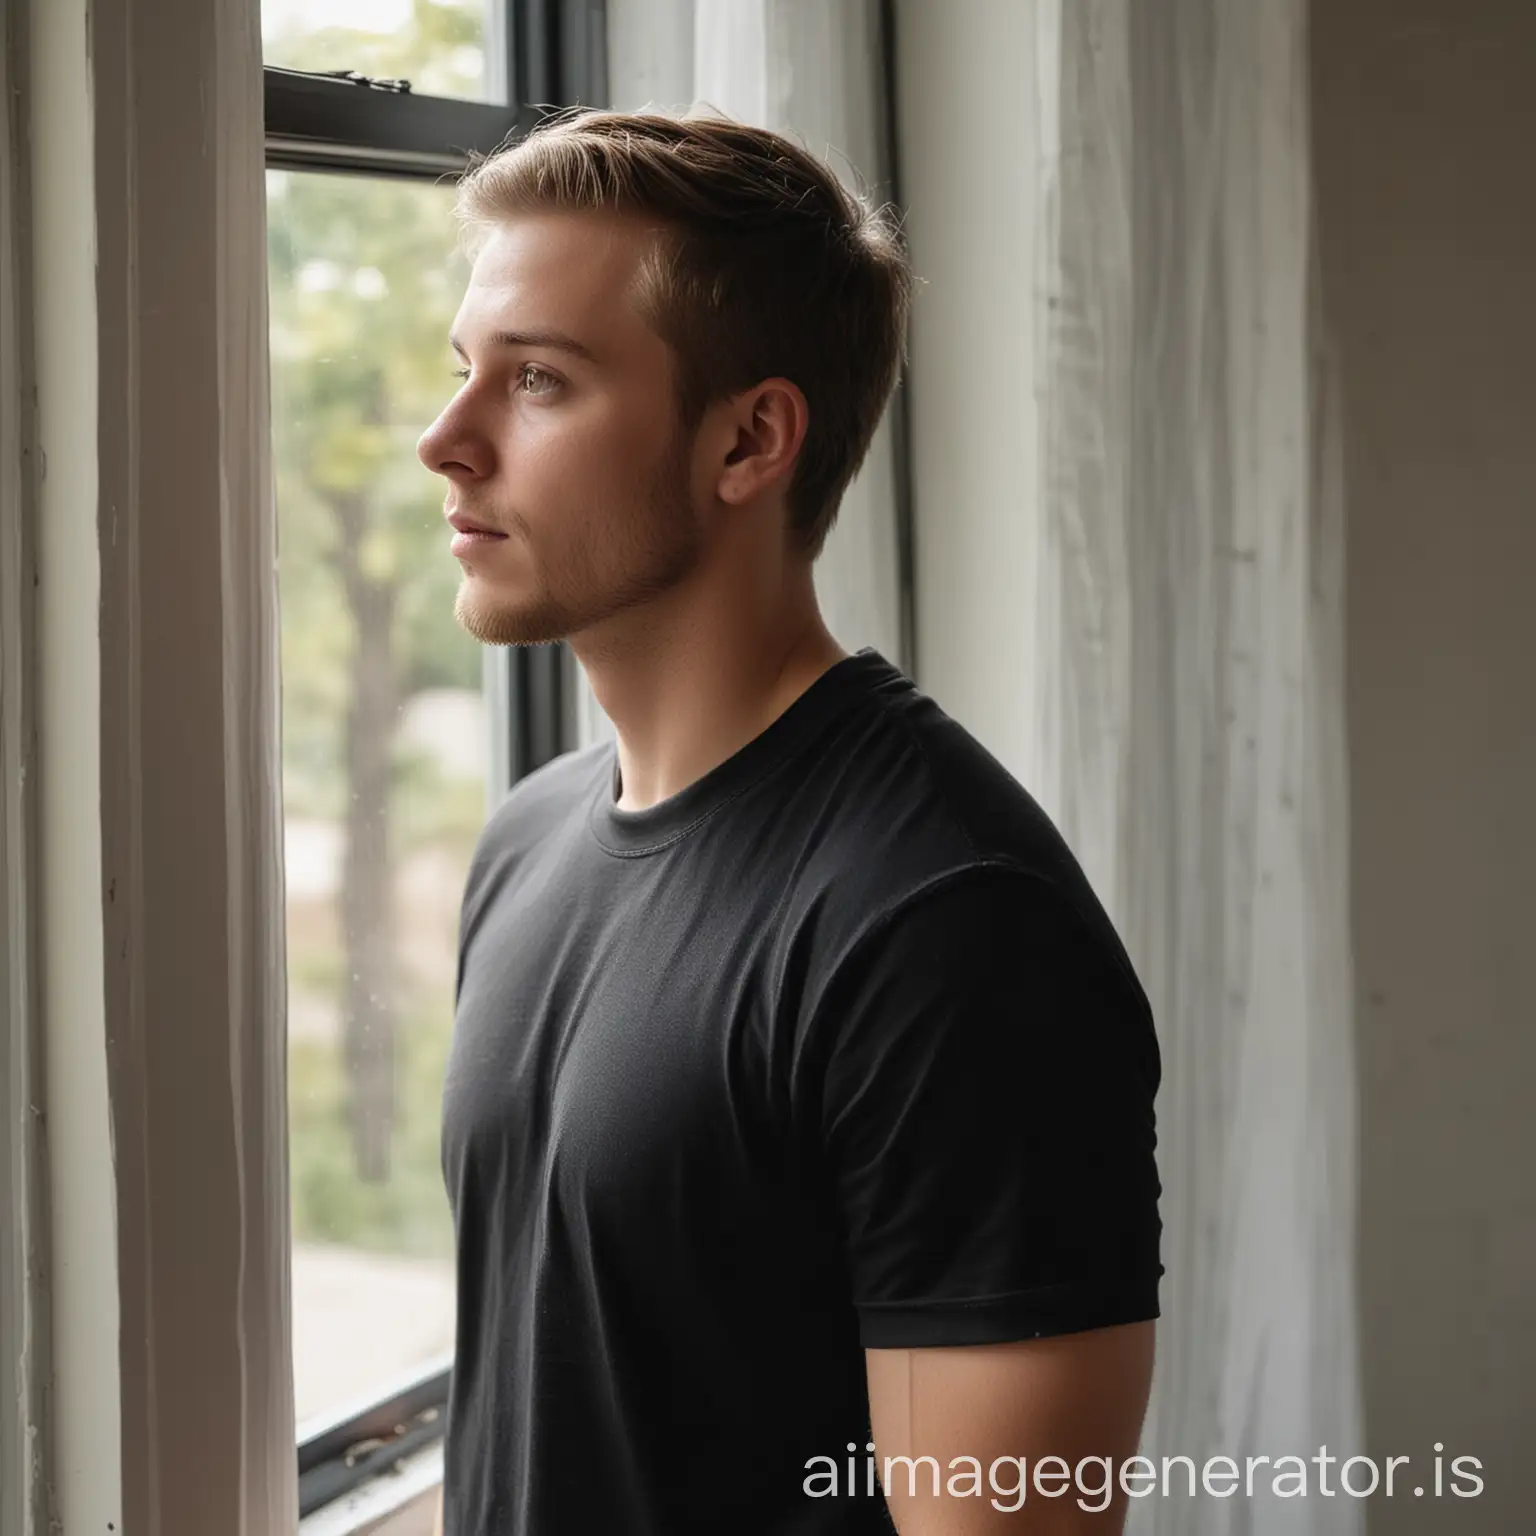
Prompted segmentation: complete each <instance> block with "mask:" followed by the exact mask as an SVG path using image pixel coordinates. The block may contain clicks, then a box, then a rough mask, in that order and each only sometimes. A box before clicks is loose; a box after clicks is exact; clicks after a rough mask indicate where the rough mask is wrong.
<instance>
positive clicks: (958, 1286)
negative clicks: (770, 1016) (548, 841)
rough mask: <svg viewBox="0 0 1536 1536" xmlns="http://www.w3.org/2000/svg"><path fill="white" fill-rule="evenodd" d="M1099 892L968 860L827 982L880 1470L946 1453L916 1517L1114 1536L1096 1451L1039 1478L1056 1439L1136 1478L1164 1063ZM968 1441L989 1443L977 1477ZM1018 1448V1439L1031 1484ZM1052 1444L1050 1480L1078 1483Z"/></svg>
mask: <svg viewBox="0 0 1536 1536" xmlns="http://www.w3.org/2000/svg"><path fill="white" fill-rule="evenodd" d="M1091 901H1092V898H1091V895H1087V894H1086V893H1085V892H1084V891H1083V890H1082V889H1081V888H1076V889H1073V888H1068V887H1064V886H1062V885H1058V884H1057V883H1055V882H1053V881H1050V880H1045V879H1041V878H1039V877H1037V876H1035V875H1034V874H1032V873H1029V872H1027V871H1022V870H1019V869H1016V868H1013V867H1009V866H995V867H988V868H978V869H974V870H971V871H967V872H965V873H963V874H961V875H958V876H957V877H955V878H954V879H952V880H950V881H948V882H946V883H944V884H943V885H941V886H939V887H937V888H934V889H932V890H930V891H928V892H925V893H922V894H921V895H919V896H918V897H917V898H915V899H914V900H911V901H909V902H908V903H907V904H906V905H905V906H904V907H903V908H902V909H900V910H898V911H897V912H896V913H895V914H893V916H892V917H891V919H890V920H889V921H888V922H887V923H886V924H885V925H884V926H883V927H882V928H881V929H880V930H879V931H878V932H875V933H873V934H872V935H870V936H869V937H867V938H866V939H865V940H864V941H862V945H861V948H862V953H859V952H858V951H857V950H856V951H855V953H854V955H853V956H851V957H850V959H849V960H848V961H847V962H845V965H844V967H843V968H842V972H841V974H840V976H839V977H838V978H835V979H834V982H833V983H832V984H831V985H829V987H828V989H827V993H826V995H825V997H824V999H823V1011H822V1015H821V1022H822V1023H823V1024H824V1025H825V1026H826V1028H827V1029H828V1030H829V1032H830V1035H831V1037H832V1043H831V1045H830V1047H829V1048H828V1050H827V1052H826V1055H825V1058H824V1059H825V1075H824V1078H823V1085H822V1104H821V1121H822V1138H823V1146H824V1149H825V1151H826V1155H827V1159H828V1169H829V1173H830V1176H831V1178H832V1180H833V1184H834V1190H835V1195H836V1200H837V1206H838V1209H839V1212H840V1215H841V1218H842V1227H843V1233H844V1242H845V1250H846V1258H847V1264H848V1272H849V1275H850V1277H851V1280H852V1286H853V1303H854V1307H855V1310H856V1313H857V1316H858V1320H859V1329H860V1337H861V1341H862V1343H863V1344H864V1346H865V1349H866V1361H867V1371H868V1379H869V1389H870V1407H871V1415H872V1429H873V1432H874V1437H875V1445H876V1451H875V1456H876V1468H875V1470H876V1473H877V1475H878V1476H879V1477H880V1480H881V1484H882V1486H884V1485H885V1483H886V1478H885V1465H884V1459H885V1458H886V1457H887V1456H903V1455H908V1456H918V1455H931V1456H933V1457H934V1458H935V1459H936V1461H937V1463H938V1467H939V1469H940V1470H941V1471H942V1477H941V1480H940V1481H941V1489H942V1490H944V1492H943V1496H942V1498H941V1499H940V1500H939V1501H938V1502H937V1503H935V1502H934V1501H933V1500H932V1498H931V1497H930V1498H928V1499H927V1500H926V1503H925V1502H924V1501H923V1499H922V1497H921V1493H920V1494H919V1496H918V1498H917V1500H916V1501H915V1502H914V1499H913V1498H912V1496H909V1495H908V1494H907V1492H906V1471H905V1466H904V1465H898V1466H897V1467H896V1469H895V1470H896V1472H897V1474H898V1475H897V1478H896V1482H895V1486H894V1487H893V1488H892V1489H891V1491H890V1493H889V1494H888V1501H889V1503H890V1506H891V1509H892V1512H893V1514H894V1515H895V1517H896V1518H897V1521H898V1524H899V1525H900V1528H901V1530H902V1532H903V1536H927V1533H928V1532H933V1533H935V1536H937V1533H942V1536H971V1533H972V1532H975V1533H982V1532H991V1531H998V1530H1007V1531H1015V1532H1028V1533H1030V1536H1035V1533H1036V1532H1040V1533H1045V1532H1050V1533H1052V1536H1055V1533H1058V1532H1060V1533H1067V1532H1071V1533H1076V1532H1079V1531H1087V1532H1093V1533H1095V1536H1098V1533H1104V1536H1108V1533H1110V1532H1113V1531H1117V1530H1118V1529H1119V1523H1118V1522H1119V1520H1120V1519H1121V1518H1122V1516H1123V1507H1124V1496H1123V1495H1120V1496H1118V1497H1115V1496H1114V1488H1113V1486H1111V1487H1109V1488H1108V1489H1107V1490H1106V1492H1105V1493H1104V1494H1103V1495H1101V1496H1098V1497H1095V1496H1094V1495H1093V1493H1092V1488H1093V1481H1094V1478H1095V1476H1096V1475H1097V1474H1095V1473H1094V1469H1093V1468H1085V1469H1084V1471H1085V1472H1086V1473H1088V1474H1089V1483H1088V1488H1087V1490H1086V1491H1085V1490H1084V1489H1083V1488H1082V1487H1081V1486H1077V1487H1074V1488H1073V1489H1072V1490H1071V1491H1070V1492H1065V1493H1063V1495H1062V1496H1061V1497H1057V1498H1051V1497H1049V1496H1038V1495H1036V1494H1035V1493H1034V1491H1033V1490H1034V1481H1033V1480H1034V1475H1035V1460H1036V1458H1038V1457H1041V1456H1059V1457H1061V1458H1062V1460H1063V1462H1064V1463H1065V1464H1066V1466H1067V1467H1068V1468H1069V1469H1072V1468H1075V1467H1076V1466H1077V1464H1078V1463H1079V1462H1080V1461H1081V1460H1082V1459H1083V1457H1085V1456H1109V1457H1112V1458H1114V1472H1115V1474H1116V1476H1118V1471H1119V1465H1120V1462H1121V1461H1122V1460H1123V1459H1124V1458H1125V1457H1127V1456H1130V1455H1132V1454H1134V1452H1135V1449H1136V1444H1137V1440H1138V1438H1139V1435H1140V1429H1141V1422H1142V1417H1143V1415H1144V1413H1145V1410H1146V1401H1147V1392H1148V1388H1149V1381H1150V1372H1151V1362H1152V1349H1153V1335H1154V1321H1153V1320H1154V1319H1155V1318H1156V1317H1157V1316H1158V1302H1157V1292H1158V1282H1159V1278H1160V1276H1161V1273H1162V1265H1161V1263H1160V1262H1159V1247H1160V1238H1161V1221H1160V1218H1159V1213H1158V1199H1159V1196H1160V1194H1161V1185H1160V1182H1159V1179H1158V1175H1157V1169H1156V1162H1155V1157H1154V1150H1155V1145H1156V1127H1155V1116H1154V1112H1153V1100H1154V1097H1155V1095H1156V1091H1157V1088H1158V1084H1159V1079H1160V1073H1161V1063H1160V1058H1159V1054H1158V1047H1157V1040H1156V1036H1155V1033H1154V1030H1153V1024H1152V1018H1151V1013H1150V1010H1149V1009H1148V1007H1147V1003H1146V998H1145V996H1144V994H1143V993H1142V990H1141V988H1140V986H1139V984H1138V983H1137V981H1136V979H1135V977H1134V975H1133V974H1132V973H1131V972H1130V970H1129V967H1128V965H1127V963H1126V961H1125V957H1124V953H1123V951H1122V950H1121V949H1120V948H1119V945H1118V941H1117V940H1116V939H1115V937H1114V935H1113V931H1112V930H1110V929H1109V928H1108V926H1107V922H1106V921H1105V920H1103V918H1102V914H1100V913H1098V912H1097V911H1096V910H1095V909H1093V908H1092V907H1091V906H1089V905H1086V904H1088V903H1091ZM956 1457H972V1458H975V1462H976V1463H977V1464H979V1479H980V1483H979V1487H978V1486H977V1485H976V1484H975V1483H974V1482H973V1484H972V1486H971V1496H969V1497H966V1496H963V1492H962V1490H963V1484H964V1478H965V1475H966V1472H967V1471H968V1470H969V1469H970V1468H971V1465H972V1464H971V1463H969V1462H967V1463H963V1464H962V1465H961V1467H959V1468H952V1467H951V1466H950V1465H949V1463H950V1462H951V1461H952V1460H953V1459H954V1458H956ZM999 1457H1008V1458H1020V1457H1022V1458H1025V1470H1026V1473H1027V1476H1028V1478H1029V1480H1030V1481H1029V1483H1028V1485H1027V1488H1028V1491H1029V1493H1030V1497H1029V1498H1028V1499H1026V1500H1025V1501H1024V1502H1023V1503H1022V1504H1020V1503H1018V1494H1017V1493H1016V1492H1014V1493H1009V1491H1008V1490H1009V1489H1010V1488H1014V1487H1016V1486H1017V1483H1018V1476H1017V1474H1018V1466H1017V1461H1016V1460H1015V1461H1014V1462H1013V1463H1012V1464H1011V1467H1010V1464H1007V1463H1005V1464H1003V1465H1001V1466H1000V1467H998V1468H997V1469H996V1472H995V1475H994V1471H993V1463H994V1462H996V1461H997V1459H998V1458H999ZM1056 1466H1057V1464H1056V1463H1049V1464H1048V1467H1047V1475H1046V1476H1045V1477H1044V1478H1043V1481H1044V1483H1045V1485H1046V1487H1047V1488H1048V1489H1050V1488H1053V1487H1064V1486H1065V1485H1064V1484H1062V1483H1061V1482H1060V1481H1059V1480H1058V1481H1057V1482H1055V1483H1053V1482H1052V1480H1051V1479H1050V1477H1049V1475H1048V1473H1049V1471H1050V1470H1051V1469H1054V1468H1056ZM920 1470H921V1471H922V1472H923V1474H924V1476H925V1477H927V1476H929V1475H930V1469H929V1468H928V1467H927V1466H926V1464H925V1465H924V1466H923V1467H922V1468H921V1469H920ZM956 1471H959V1472H960V1474H961V1482H960V1483H955V1482H954V1481H953V1477H954V1473H955V1472H956ZM1071 1475H1072V1474H1071V1472H1070V1470H1069V1476H1071ZM920 1481H921V1479H920ZM995 1484H1000V1488H999V1487H998V1486H995ZM926 1486H927V1484H926V1483H924V1487H926ZM994 1500H995V1501H996V1503H994V1502H993V1501H994ZM1101 1502H1102V1503H1103V1504H1104V1506H1105V1508H1104V1509H1103V1510H1102V1511H1096V1510H1095V1509H1094V1508H1093V1507H1091V1506H1096V1505H1098V1504H1099V1503H1101ZM998 1505H1001V1506H1003V1507H1002V1508H1001V1509H1000V1508H998V1507H997V1506H998ZM1084 1505H1087V1506H1090V1507H1089V1508H1084V1507H1083V1506H1084ZM903 1522H905V1523H903Z"/></svg>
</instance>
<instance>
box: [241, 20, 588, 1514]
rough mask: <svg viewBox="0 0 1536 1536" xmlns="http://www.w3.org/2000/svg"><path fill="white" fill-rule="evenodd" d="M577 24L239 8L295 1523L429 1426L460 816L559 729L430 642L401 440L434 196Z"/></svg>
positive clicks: (439, 592) (423, 345)
mask: <svg viewBox="0 0 1536 1536" xmlns="http://www.w3.org/2000/svg"><path fill="white" fill-rule="evenodd" d="M589 9H590V8H589V7H586V6H570V5H568V6H564V7H561V6H557V5H551V4H548V3H543V0H303V3H302V4H300V3H298V0H264V6H263V43H264V50H265V62H266V65H267V69H266V88H265V97H266V130H267V162H268V171H267V231H268V294H269V311H270V333H269V342H270V363H271V387H272V401H271V405H272V479H273V485H274V490H275V496H276V502H277V517H278V589H279V598H280V613H281V646H282V726H283V816H284V842H285V864H286V878H287V893H286V894H287V912H286V921H287V957H288V978H287V998H288V1032H289V1038H288V1074H289V1105H288V1107H289V1160H290V1186H291V1197H292V1237H293V1250H292V1280H293V1343H294V1377H295V1399H296V1401H295V1408H296V1415H297V1419H298V1424H299V1471H300V1507H301V1513H302V1514H304V1515H305V1516H310V1515H312V1514H314V1512H315V1511H317V1510H320V1509H322V1508H327V1507H328V1508H330V1509H332V1510H336V1509H338V1508H339V1505H338V1504H337V1502H336V1501H338V1500H339V1499H341V1497H342V1495H344V1494H347V1493H349V1492H350V1491H351V1490H352V1489H354V1488H355V1487H356V1486H357V1485H358V1484H359V1483H360V1482H361V1481H362V1480H363V1479H364V1478H366V1476H367V1475H368V1473H369V1472H370V1471H371V1470H372V1469H373V1468H374V1467H375V1466H380V1465H390V1464H393V1463H394V1462H397V1461H398V1460H399V1459H400V1458H401V1456H402V1455H404V1454H406V1453H407V1452H408V1451H409V1450H411V1449H412V1448H413V1447H415V1446H418V1445H420V1444H422V1443H426V1442H430V1440H432V1439H433V1438H434V1437H436V1436H438V1435H440V1433H441V1427H442V1426H441V1419H440V1410H441V1407H442V1405H443V1402H444V1400H445V1398H446V1392H447V1379H448V1371H449V1368H450V1364H451V1347H452V1340H453V1323H454V1315H453V1257H452V1231H451V1221H450V1216H449V1210H448V1204H447V1199H446V1195H445V1193H444V1189H443V1184H442V1177H441V1172H440V1157H439V1134H440V1132H439V1097H440V1088H441V1082H442V1075H443V1065H444V1062H445V1059H446V1053H447V1047H448V1041H449V1036H450V1033H451V1028H452V1011H453V986H454V976H455V969H456V962H457V931H458V916H459V902H460V899H461V896H462V892H463V882H464V876H465V873H466V871H467V867H468V863H469V858H470V855H471V853H472V851H473V847H474V843H475V839H476V837H477V835H478V833H479V830H480V827H481V825H482V823H483V820H484V817H485V815H486V812H487V809H488V808H489V806H491V805H493V804H494V803H495V802H496V801H497V800H498V799H499V798H500V796H501V794H503V793H504V792H505V790H506V789H507V788H508V787H509V786H510V784H511V782H512V781H513V780H514V779H515V778H517V777H518V776H520V775H521V774H523V773H526V772H527V771H529V770H530V769H531V768H533V767H535V766H537V765H538V764H539V763H540V762H543V761H545V760H547V759H548V758H549V757H551V756H553V755H555V754H556V753H557V752H559V751H561V750H563V748H564V746H565V745H566V743H567V740H568V737H569V730H568V726H567V723H566V719H565V715H566V707H565V706H564V705H563V701H564V699H565V696H566V690H565V688H564V686H563V684H562V675H563V670H564V669H563V668H562V664H561V656H560V650H559V648H554V649H550V648H539V650H538V652H537V653H527V652H510V653H509V652H505V651H485V650H483V649H482V647H481V646H479V644H478V643H477V642H475V641H474V640H473V639H472V638H471V637H470V636H469V635H468V634H466V633H465V632H464V631H463V630H462V629H461V628H460V626H459V625H458V623H457V621H456V620H455V618H454V616H453V605H454V594H455V592H456V590H457V586H458V582H459V568H458V565H457V563H456V562H455V561H454V560H453V559H452V557H451V556H450V555H449V554H448V551H447V538H448V534H447V530H446V528H445V525H444V522H443V516H442V501H443V494H442V486H441V484H440V483H439V482H438V481H437V480H436V478H435V477H434V476H432V475H431V474H430V473H429V472H428V471H427V470H425V469H424V468H423V467H422V466H421V464H420V463H419V462H418V461H417V458H416V452H415V446H416V441H417V439H418V437H419V436H420V434H421V432H422V431H423V430H424V429H425V427H426V426H427V425H428V424H429V423H430V422H431V421H432V419H433V418H434V417H435V416H436V414H437V412H438V411H439V410H440V409H441V408H442V406H443V404H444V402H445V401H446V400H447V398H448V396H449V395H450V393H451V392H452V388H453V384H452V380H451V378H450V373H449V370H450V367H451V363H452V359H451V356H450V353H449V349H448V346H447V333H448V329H449V326H450V324H451V321H452V319H453V315H454V312H455V310H456V308H457V306H458V302H459V299H460V297H461V295H462V293H463V289H464V285H465V281H466V279H467V276H468V268H467V263H466V262H465V261H464V258H463V256H462V255H461V254H460V253H459V251H458V250H457V247H456V239H455V228H454V224H453V220H452V217H451V209H452V199H453V181H454V178H455V175H456V174H457V173H458V172H459V171H460V170H462V168H463V166H464V164H465V163H466V158H467V157H466V151H468V150H471V149H473V150H477V151H480V152H488V151H490V150H492V149H494V148H495V147H496V146H497V145H499V144H501V143H503V142H505V141H506V140H507V138H508V137H509V136H511V135H514V134H516V133H518V132H521V131H525V130H526V128H527V127H528V126H529V125H530V124H531V123H532V122H533V121H534V120H535V114H534V113H533V112H532V111H531V110H523V109H519V107H518V106H517V105H516V103H519V102H537V103H540V104H546V103H547V104H550V105H558V104H559V103H561V102H564V101H570V100H577V99H580V98H581V97H582V94H583V92H582V90H581V89H580V87H581V85H582V84H583V82H584V81H585V80H587V79H588V78H589V77H590V76H591V73H592V62H593V61H592V59H590V58H589V57H588V55H587V53H586V51H584V50H583V48H582V47H581V46H580V44H581V41H582V39H583V38H584V37H585V36H586V35H587V29H584V28H583V27H582V26H581V25H579V24H578V23H580V22H581V21H582V19H583V18H584V17H586V16H587V14H588V11H589ZM573 18H574V20H573ZM349 72H350V73H349ZM381 1442H382V1443H381ZM367 1446H372V1447H373V1449H372V1450H371V1451H369V1450H366V1449H363V1450H360V1447H367Z"/></svg>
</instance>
